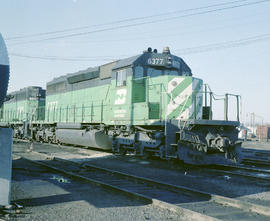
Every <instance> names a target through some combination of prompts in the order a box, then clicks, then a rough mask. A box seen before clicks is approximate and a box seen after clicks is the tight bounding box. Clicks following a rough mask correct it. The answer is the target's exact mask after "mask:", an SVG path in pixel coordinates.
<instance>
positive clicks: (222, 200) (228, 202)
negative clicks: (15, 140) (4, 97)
mask: <svg viewBox="0 0 270 221" xmlns="http://www.w3.org/2000/svg"><path fill="white" fill-rule="evenodd" d="M34 153H35V154H39V155H42V156H43V157H46V159H51V160H54V161H59V162H60V163H68V164H75V165H77V166H80V167H82V168H87V169H91V170H96V171H99V172H106V173H107V174H109V175H110V174H112V175H117V176H121V177H122V178H123V180H124V179H129V180H133V181H135V183H137V182H141V183H145V184H147V185H148V186H149V185H150V186H153V187H159V188H160V187H161V188H165V189H168V190H170V191H179V192H185V193H187V194H194V195H197V196H200V197H204V198H208V199H209V201H208V202H213V203H216V204H219V205H222V206H229V207H233V208H237V209H240V210H242V211H245V212H249V213H250V212H253V213H257V214H260V215H264V216H270V211H269V208H268V207H265V206H262V205H257V204H253V203H250V202H245V201H242V200H237V199H232V198H228V197H223V196H220V195H215V194H211V193H208V192H204V191H200V190H196V189H193V188H189V187H185V186H180V185H172V184H169V183H165V182H160V181H157V180H153V179H149V178H145V177H139V176H135V175H131V174H127V173H123V172H119V171H116V170H111V169H107V168H103V167H99V166H96V165H91V164H89V163H84V164H80V163H78V162H74V161H71V160H66V159H62V158H59V157H53V156H49V155H47V154H44V153H38V152H34ZM35 162H36V161H35ZM36 163H38V164H40V165H44V166H46V167H51V166H49V165H48V164H46V163H44V162H36ZM51 169H54V170H56V171H58V172H61V173H64V174H67V175H72V176H75V177H76V176H78V177H79V178H82V179H86V180H88V181H91V183H96V184H98V185H101V186H103V187H108V188H111V189H115V190H120V191H123V192H125V193H128V194H129V195H134V196H137V197H139V198H144V199H147V200H148V201H149V200H150V201H151V202H152V203H153V204H155V205H157V206H161V207H163V208H167V209H170V210H173V211H181V212H183V211H185V210H186V209H184V208H182V207H181V203H180V204H171V203H168V202H166V201H164V200H160V199H157V198H152V197H149V196H147V195H145V194H139V193H134V192H132V191H131V192H130V191H129V190H127V189H126V188H122V187H117V186H116V185H111V184H108V183H105V182H101V181H97V180H95V179H91V178H89V177H85V176H81V175H79V174H74V173H73V172H70V171H66V170H63V169H60V168H56V167H52V168H51ZM187 204H188V203H187ZM179 208H180V209H179ZM183 209H184V210H183ZM188 210H189V209H188ZM190 211H191V210H189V212H188V213H190ZM192 212H194V211H192ZM195 213H196V214H197V215H198V212H195ZM199 214H200V213H199ZM207 217H208V216H207ZM210 217H211V216H210ZM211 218H212V217H211ZM207 219H209V218H207ZM214 220H216V219H214Z"/></svg>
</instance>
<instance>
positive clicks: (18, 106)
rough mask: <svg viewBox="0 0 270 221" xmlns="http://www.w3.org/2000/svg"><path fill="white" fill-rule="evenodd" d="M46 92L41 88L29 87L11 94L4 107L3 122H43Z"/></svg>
mask: <svg viewBox="0 0 270 221" xmlns="http://www.w3.org/2000/svg"><path fill="white" fill-rule="evenodd" d="M44 106H45V90H43V89H42V88H41V87H33V86H32V87H27V88H23V89H21V90H19V91H15V92H12V93H9V94H8V95H7V97H6V99H5V102H4V104H3V107H2V114H1V115H2V118H1V121H3V122H9V123H10V124H12V123H15V122H20V123H22V122H24V121H25V122H26V121H43V120H44V114H45V113H44Z"/></svg>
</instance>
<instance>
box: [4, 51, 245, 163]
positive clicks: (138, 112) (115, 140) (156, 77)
mask: <svg viewBox="0 0 270 221" xmlns="http://www.w3.org/2000/svg"><path fill="white" fill-rule="evenodd" d="M203 93H204V92H203V81H202V80H201V79H198V78H194V77H193V76H192V73H191V69H190V68H189V67H188V65H187V64H186V63H185V62H184V61H183V60H182V59H181V58H180V57H177V56H174V55H172V54H171V53H170V51H169V49H168V48H165V49H164V50H163V52H162V53H157V51H156V50H154V51H152V49H151V48H149V49H148V50H147V51H145V52H144V53H142V54H141V55H137V56H134V57H131V58H127V59H122V60H118V61H115V62H111V63H108V64H105V65H102V66H99V67H94V68H88V69H86V70H83V71H79V72H76V73H72V74H67V75H64V76H61V77H58V78H55V79H53V80H52V81H50V82H48V83H47V88H46V105H45V106H44V107H42V106H39V105H38V106H35V107H34V109H35V111H36V114H30V113H33V112H35V111H34V109H31V108H30V107H31V105H32V104H31V103H27V104H25V105H26V106H27V108H28V109H24V110H26V112H25V114H28V115H27V116H23V117H21V118H18V119H16V120H19V121H23V120H24V119H28V121H29V125H30V127H28V128H29V129H30V131H31V132H28V133H27V134H31V137H32V138H33V139H36V140H42V141H45V142H53V143H68V144H75V145H81V146H87V147H95V148H101V149H107V150H112V151H113V152H116V153H121V154H125V153H126V152H127V151H131V152H133V153H135V154H138V155H145V154H146V155H159V156H160V157H162V158H164V157H166V158H168V157H178V158H179V159H181V160H184V161H185V162H189V163H197V164H201V163H202V164H208V163H213V162H217V161H220V159H225V158H227V159H232V160H238V159H239V154H238V149H239V147H240V143H239V142H238V138H237V135H238V130H237V127H238V126H239V122H238V121H228V120H224V121H213V120H212V119H211V115H212V109H211V107H203ZM6 108H8V102H6V103H5V105H4V110H5V112H6ZM25 108H26V107H25ZM205 110H206V111H207V112H205ZM39 112H40V113H43V116H42V117H44V121H42V122H41V120H42V117H38V116H39V114H38V113H39ZM37 115H38V116H37ZM29 116H31V117H30V118H29ZM35 116H36V117H35ZM4 120H6V121H11V118H10V117H8V118H4ZM220 156H221V158H219V157H220Z"/></svg>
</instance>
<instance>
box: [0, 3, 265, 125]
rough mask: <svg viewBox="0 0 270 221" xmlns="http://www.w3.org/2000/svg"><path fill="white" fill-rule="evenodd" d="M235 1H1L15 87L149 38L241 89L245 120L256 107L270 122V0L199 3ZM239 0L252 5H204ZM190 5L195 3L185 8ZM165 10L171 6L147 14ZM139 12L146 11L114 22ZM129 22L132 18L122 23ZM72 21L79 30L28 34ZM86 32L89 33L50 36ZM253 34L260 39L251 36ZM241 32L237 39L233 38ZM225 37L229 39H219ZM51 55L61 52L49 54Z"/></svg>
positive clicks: (216, 86)
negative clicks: (262, 0)
mask: <svg viewBox="0 0 270 221" xmlns="http://www.w3.org/2000/svg"><path fill="white" fill-rule="evenodd" d="M232 1H233V0H223V1H218V0H204V1H202V0H201V1H198V0H190V1H179V0H168V1H160V0H155V1H153V0H148V1H143V0H136V1H127V0H125V1H124V0H113V1H105V0H98V1H97V0H92V1H88V0H57V1H55V0H46V1H41V0H21V1H16V0H9V1H1V7H0V31H1V33H2V35H3V37H4V38H5V39H6V43H7V47H8V51H9V53H10V64H11V79H10V85H9V91H14V90H18V89H20V88H23V87H26V86H30V85H37V86H42V87H45V86H46V82H48V81H50V80H52V79H53V78H54V77H57V76H60V75H63V74H66V73H72V72H76V71H78V70H82V69H85V68H87V67H90V66H97V65H100V64H103V63H106V62H109V61H111V60H112V59H113V60H114V59H119V58H124V57H127V56H132V55H136V54H139V53H141V52H142V51H143V50H145V49H146V48H147V47H149V46H150V47H152V48H157V49H158V50H159V51H161V50H162V48H163V47H164V46H169V47H170V49H171V52H172V53H173V54H175V55H178V56H180V57H182V58H183V59H184V60H185V61H186V62H187V64H188V65H189V66H190V67H191V69H192V72H193V75H194V76H195V77H198V78H202V79H203V80H204V82H206V83H208V84H209V85H210V86H211V88H212V90H213V91H214V92H215V93H216V94H224V93H226V92H230V93H234V94H240V95H241V96H242V110H243V111H242V114H241V117H242V121H246V120H248V119H249V118H250V117H249V116H250V115H249V114H250V113H252V112H254V113H255V114H257V115H258V116H262V117H263V118H264V122H269V123H270V98H269V97H270V96H269V95H270V62H269V61H270V38H269V35H270V1H265V2H261V3H257V4H250V3H254V2H259V1H260V0H246V1H244V0H243V1H238V2H235V3H232V4H227V5H221V6H216V7H209V8H205V9H203V10H199V9H195V8H200V7H206V6H210V5H215V4H222V3H229V2H232ZM240 4H250V5H246V6H243V7H235V8H231V9H227V10H217V11H214V12H205V13H200V12H203V11H208V10H213V9H218V8H224V7H230V6H236V5H240ZM186 9H193V10H191V11H186V12H179V10H186ZM176 11H178V12H176ZM163 13H167V14H166V15H160V16H154V17H150V18H149V16H152V15H158V14H163ZM191 14H192V15H191ZM187 15H189V16H187ZM141 17H144V19H140V20H133V21H129V22H127V21H126V22H122V23H119V22H118V23H113V22H115V21H121V20H125V19H130V18H141ZM144 22H145V23H146V24H138V23H144ZM106 23H107V25H104V24H106ZM108 23H113V24H108ZM134 24H137V25H134ZM126 25H130V26H129V27H122V28H119V26H126ZM83 27H88V28H83ZM74 28H78V29H77V30H74ZM66 29H73V30H72V31H67V32H61V33H56V34H47V35H38V36H33V37H23V36H26V35H32V34H38V33H47V32H54V31H59V30H66ZM103 29H105V30H104V31H101V30H103ZM106 29H112V30H107V31H106ZM93 31H97V32H95V33H93ZM85 32H88V34H83V35H77V36H73V37H68V38H63V37H61V38H58V39H54V40H53V39H51V40H44V39H48V38H53V37H59V36H64V35H68V34H77V33H85ZM89 32H92V33H89ZM263 35H265V38H264V37H263ZM254 36H260V39H259V40H255V41H251V42H248V43H247V42H246V40H247V39H248V38H252V39H253V37H254ZM12 37H23V38H18V39H13V40H12V39H11V38H12ZM261 37H262V38H263V39H262V38H261ZM243 39H244V40H243ZM245 39H246V40H245ZM238 40H240V43H239V44H237V42H236V44H234V43H233V45H231V43H230V42H232V41H234V42H235V41H238ZM220 43H224V45H223V46H221V47H219V46H220ZM213 44H218V45H219V46H218V47H214V46H213ZM205 45H210V46H208V47H207V48H206V49H205V50H204V48H198V47H200V46H205ZM188 48H195V49H192V50H191V49H188ZM210 49H211V50H210ZM18 55H19V56H21V55H22V56H24V57H19V56H18ZM25 56H26V57H25ZM27 56H28V57H27ZM52 56H54V57H56V58H53V59H52V60H44V58H48V57H52ZM33 57H35V58H33ZM65 59H71V60H69V61H67V60H65ZM216 105H217V108H216V111H217V112H216V114H215V116H216V117H217V118H221V117H222V115H223V111H222V107H221V106H222V105H221V104H220V103H217V104H216ZM257 119H258V121H260V122H261V120H260V118H257Z"/></svg>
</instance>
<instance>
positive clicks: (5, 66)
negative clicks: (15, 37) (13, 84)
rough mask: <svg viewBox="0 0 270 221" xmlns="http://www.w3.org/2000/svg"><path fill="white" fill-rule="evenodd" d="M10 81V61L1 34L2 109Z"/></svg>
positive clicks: (0, 92)
mask: <svg viewBox="0 0 270 221" xmlns="http://www.w3.org/2000/svg"><path fill="white" fill-rule="evenodd" d="M8 80H9V60H8V53H7V48H6V45H5V42H4V39H3V37H2V35H1V33H0V107H1V106H2V104H3V102H4V99H5V97H6V93H7V88H8Z"/></svg>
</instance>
